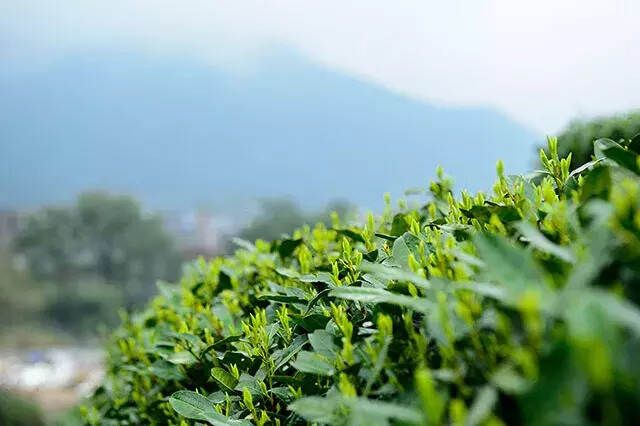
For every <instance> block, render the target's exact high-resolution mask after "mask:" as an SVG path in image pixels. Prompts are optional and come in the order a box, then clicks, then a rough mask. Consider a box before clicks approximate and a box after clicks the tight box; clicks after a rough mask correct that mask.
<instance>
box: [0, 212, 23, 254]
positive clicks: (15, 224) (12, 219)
mask: <svg viewBox="0 0 640 426" xmlns="http://www.w3.org/2000/svg"><path fill="white" fill-rule="evenodd" d="M23 217H24V216H23V215H22V214H21V213H19V212H17V211H13V210H0V248H3V247H7V246H8V245H9V244H11V241H13V238H14V237H15V236H16V234H17V233H18V231H19V230H20V226H21V223H22V219H23Z"/></svg>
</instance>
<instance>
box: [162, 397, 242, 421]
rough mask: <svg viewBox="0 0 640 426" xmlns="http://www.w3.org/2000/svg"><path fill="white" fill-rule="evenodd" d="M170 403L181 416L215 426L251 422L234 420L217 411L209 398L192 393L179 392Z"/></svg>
mask: <svg viewBox="0 0 640 426" xmlns="http://www.w3.org/2000/svg"><path fill="white" fill-rule="evenodd" d="M169 403H170V404H171V407H173V409H174V410H176V411H177V412H178V413H179V414H180V415H181V416H184V417H186V418H188V419H193V420H202V421H206V422H209V423H211V424H212V425H214V426H245V425H247V426H248V425H250V423H249V422H246V421H241V420H232V419H229V418H227V417H225V416H223V415H222V414H220V413H218V412H217V411H216V410H215V407H214V405H213V402H211V401H210V400H209V399H208V398H206V397H204V396H202V395H200V394H198V393H196V392H191V391H186V390H183V391H177V392H175V393H174V394H173V395H171V397H170V398H169Z"/></svg>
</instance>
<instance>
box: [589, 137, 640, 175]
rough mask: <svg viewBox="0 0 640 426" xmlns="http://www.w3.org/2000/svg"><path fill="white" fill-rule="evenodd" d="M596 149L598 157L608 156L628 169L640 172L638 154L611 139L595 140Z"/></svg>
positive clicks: (607, 157)
mask: <svg viewBox="0 0 640 426" xmlns="http://www.w3.org/2000/svg"><path fill="white" fill-rule="evenodd" d="M594 150H595V154H596V157H597V158H599V159H600V158H606V159H608V160H611V161H613V162H614V163H616V164H618V165H619V166H622V167H624V168H625V169H627V170H630V171H632V172H634V173H636V174H640V167H639V166H638V161H637V159H638V154H636V153H635V152H633V151H629V150H626V149H624V147H622V146H621V145H620V144H618V143H616V142H614V141H612V140H611V139H598V140H597V141H596V142H595V148H594Z"/></svg>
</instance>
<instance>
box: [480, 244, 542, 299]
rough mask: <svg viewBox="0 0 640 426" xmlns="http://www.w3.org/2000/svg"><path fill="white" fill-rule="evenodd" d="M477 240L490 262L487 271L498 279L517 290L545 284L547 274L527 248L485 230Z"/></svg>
mask: <svg viewBox="0 0 640 426" xmlns="http://www.w3.org/2000/svg"><path fill="white" fill-rule="evenodd" d="M474 242H475V244H476V246H477V247H478V251H479V253H481V257H482V260H483V261H484V262H485V263H486V265H487V268H486V269H485V273H486V274H487V276H488V277H490V278H491V279H492V280H494V281H495V282H497V283H499V284H502V285H503V286H505V287H506V288H509V289H514V290H518V291H521V290H526V289H527V288H541V287H544V285H545V275H544V273H543V271H542V270H541V268H540V267H539V266H538V265H537V264H536V263H535V261H534V260H533V256H532V255H531V253H530V252H528V251H527V250H526V249H524V248H522V247H520V246H518V245H515V244H512V243H510V242H508V241H507V240H506V239H504V238H503V237H500V236H495V235H491V234H486V233H485V234H478V235H477V236H476V237H475V238H474Z"/></svg>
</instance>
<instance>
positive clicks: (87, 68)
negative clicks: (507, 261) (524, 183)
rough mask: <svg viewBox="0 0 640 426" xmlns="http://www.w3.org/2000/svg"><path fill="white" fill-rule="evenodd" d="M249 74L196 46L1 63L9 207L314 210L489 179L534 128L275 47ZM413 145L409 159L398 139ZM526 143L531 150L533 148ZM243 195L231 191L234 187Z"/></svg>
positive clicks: (0, 184) (517, 153) (514, 163)
mask: <svg viewBox="0 0 640 426" xmlns="http://www.w3.org/2000/svg"><path fill="white" fill-rule="evenodd" d="M265 57H266V58H269V59H268V60H266V61H262V63H260V62H259V63H257V64H256V68H255V69H252V70H251V71H250V72H245V73H242V72H241V73H237V72H233V71H232V70H227V69H223V68H220V67H214V66H210V65H208V64H205V63H202V62H200V61H198V60H196V59H192V58H182V57H170V56H162V55H141V54H138V53H136V52H125V53H117V52H87V53H79V54H77V55H75V56H73V57H68V58H65V59H64V60H61V61H59V62H57V63H55V64H52V65H51V66H50V67H48V68H46V69H45V70H43V71H40V72H33V73H29V74H22V75H21V74H16V73H3V74H2V75H1V76H0V98H1V99H3V100H2V101H0V129H1V130H0V138H1V140H2V143H1V148H0V149H1V152H0V154H1V157H3V158H4V159H5V161H6V164H5V165H4V167H2V168H1V170H0V194H2V195H0V207H5V208H6V207H9V208H21V207H25V206H32V205H37V204H42V203H55V202H64V201H67V200H70V199H71V198H72V197H73V195H74V194H75V193H77V192H79V191H82V190H86V189H92V188H109V189H112V190H115V191H122V192H128V193H131V194H133V195H135V196H137V197H140V198H142V199H143V201H144V202H145V203H148V204H149V205H151V206H154V207H160V208H188V207H192V206H194V205H195V204H198V203H208V202H215V201H218V202H221V200H222V202H225V201H224V200H234V199H237V200H239V201H238V202H239V203H241V202H242V201H241V200H247V199H251V198H255V197H260V196H270V197H282V196H284V197H289V198H293V199H296V200H297V201H299V202H300V203H301V204H302V205H305V206H309V207H310V208H317V207H319V206H321V205H323V204H325V203H326V202H327V201H329V200H330V199H334V198H345V199H349V200H352V201H353V202H354V203H356V204H360V205H362V206H364V207H368V208H375V207H377V206H379V205H380V204H381V194H382V193H384V192H386V191H389V192H391V193H393V194H394V195H397V194H399V193H401V192H402V191H403V189H405V188H407V187H416V186H420V185H422V186H426V185H427V184H428V181H429V179H430V178H431V177H433V176H434V174H435V168H436V166H437V165H438V164H441V165H443V167H444V168H445V172H447V173H449V174H451V175H453V176H454V177H455V178H457V183H458V185H457V186H456V187H457V188H467V187H469V188H470V189H480V188H483V187H486V186H488V185H489V184H490V183H491V181H492V178H493V175H494V171H493V169H491V170H486V169H478V168H476V167H474V166H475V164H481V165H483V167H486V164H491V163H493V162H495V161H496V160H497V159H498V158H502V159H503V160H504V161H505V163H506V164H507V166H508V168H511V169H512V170H513V171H514V172H516V171H517V172H521V171H525V170H526V169H527V168H528V165H529V164H528V163H529V156H523V155H522V150H528V149H532V147H533V146H534V145H535V142H537V140H538V136H537V135H535V134H534V133H533V132H531V131H530V130H528V129H526V128H525V127H524V126H521V125H520V124H518V123H516V122H515V121H513V120H511V119H510V118H508V117H507V116H505V115H504V114H502V113H499V112H497V111H494V110H492V109H488V108H479V107H472V108H460V107H458V108H448V107H442V106H434V105H431V104H428V103H425V102H421V101H419V100H415V99H411V98H409V97H406V96H404V95H401V94H397V93H394V92H391V91H389V90H387V89H384V88H382V87H380V86H376V85H374V84H371V83H370V82H366V81H362V80H359V79H357V78H354V77H351V76H348V75H345V74H342V73H339V72H337V71H333V70H328V69H325V68H322V67H320V66H318V65H316V64H314V63H312V62H310V61H308V60H306V59H305V58H303V57H301V56H299V55H296V54H294V53H291V54H290V55H289V56H287V54H286V53H283V52H279V53H278V54H277V55H274V56H273V57H269V55H265ZM405 150H409V151H411V152H415V156H412V157H411V159H410V160H407V157H406V156H405V155H400V153H401V152H403V151H405ZM525 157H526V158H525ZM230 202H233V201H230Z"/></svg>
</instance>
